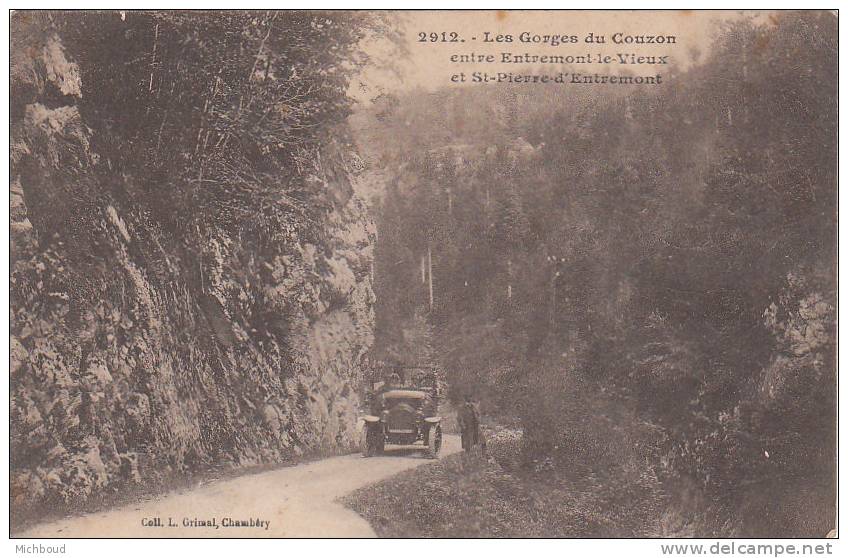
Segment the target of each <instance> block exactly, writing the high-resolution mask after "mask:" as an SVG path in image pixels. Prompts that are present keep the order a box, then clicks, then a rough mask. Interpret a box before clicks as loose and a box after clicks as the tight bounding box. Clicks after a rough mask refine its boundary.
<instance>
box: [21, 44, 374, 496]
mask: <svg viewBox="0 0 848 558" xmlns="http://www.w3.org/2000/svg"><path fill="white" fill-rule="evenodd" d="M28 40H29V43H28V45H29V46H28V48H27V49H26V50H25V51H24V52H21V50H18V51H17V52H18V53H19V55H17V57H16V59H15V61H14V62H13V65H14V67H15V69H14V70H13V73H14V77H13V81H14V82H15V86H14V88H15V93H14V95H13V96H14V97H15V107H14V108H13V112H15V116H13V120H14V123H13V129H14V131H13V158H12V165H13V172H12V175H13V182H12V187H11V212H12V232H11V236H12V239H11V241H12V269H11V335H12V337H11V348H12V355H11V362H12V366H11V421H12V422H11V432H12V439H11V444H12V445H11V456H12V468H11V480H10V483H11V499H12V502H13V505H15V506H16V508H15V509H16V510H18V511H19V512H20V511H21V510H25V509H32V508H37V507H38V506H39V505H42V504H44V503H58V502H64V503H75V502H82V501H85V500H87V499H89V498H90V497H92V496H94V495H98V494H101V493H104V492H108V491H111V490H118V489H119V488H120V487H122V486H125V485H126V484H127V483H139V482H148V481H149V482H157V481H159V480H162V479H164V478H166V477H172V476H174V475H183V474H189V473H191V472H194V471H198V470H201V469H203V468H205V467H207V466H211V465H215V466H220V465H225V466H226V465H229V466H233V467H239V466H247V465H251V464H257V463H274V462H280V461H285V460H287V459H290V458H293V457H295V456H299V455H302V454H306V453H317V452H327V453H329V452H342V451H346V450H348V449H350V448H351V446H352V444H353V443H354V439H355V421H356V414H357V408H358V395H357V394H358V393H359V389H358V388H359V380H360V377H361V370H360V368H359V362H360V358H361V356H362V355H363V354H364V353H365V352H366V351H367V350H368V349H369V348H370V346H371V344H372V339H373V337H372V324H373V309H372V304H373V293H372V290H371V283H370V269H371V257H372V253H371V247H372V244H373V242H374V234H375V233H374V229H373V228H372V226H371V225H370V219H369V217H368V213H367V208H366V206H365V205H364V203H363V202H362V200H361V199H360V197H359V196H358V195H357V193H356V188H355V186H356V184H355V180H356V179H355V177H353V176H352V175H351V173H349V172H347V171H346V169H344V168H341V169H337V171H336V172H333V173H331V174H330V175H329V176H330V178H328V177H327V176H328V173H322V172H318V170H320V169H317V168H316V169H314V170H309V169H307V171H305V176H306V178H305V180H310V181H317V182H323V183H322V184H318V186H320V187H321V188H323V189H324V190H326V191H327V192H329V193H330V194H332V199H333V203H332V204H330V206H329V209H328V210H327V211H326V212H325V213H324V214H323V215H322V218H321V219H320V221H317V222H315V221H310V222H308V223H306V222H299V221H298V218H297V216H292V217H291V218H290V220H291V226H290V227H289V229H286V230H283V232H282V234H278V235H277V236H276V237H274V238H273V239H272V240H273V241H272V242H263V243H262V245H261V246H260V245H258V244H257V242H255V241H254V239H255V237H254V236H251V233H250V232H249V231H247V232H246V231H244V230H243V229H239V230H232V229H227V228H223V227H222V228H220V229H216V228H214V227H206V228H205V230H198V231H196V234H197V235H200V236H201V237H202V239H203V242H202V246H203V248H202V249H201V250H200V253H197V251H196V250H194V249H192V248H190V247H189V246H188V245H187V244H186V243H185V242H183V240H182V239H180V238H177V237H175V235H174V234H173V230H172V228H170V226H169V224H167V223H163V222H162V220H161V219H159V218H158V216H157V214H156V212H155V211H152V210H151V209H150V207H149V206H147V205H145V203H143V201H139V198H137V197H134V196H133V195H132V194H130V193H131V192H133V191H134V188H133V186H134V185H133V180H134V178H133V177H132V176H129V175H127V174H125V173H119V172H116V171H115V170H114V169H113V168H112V167H111V162H110V161H108V160H104V159H105V157H103V156H101V155H100V154H99V153H98V150H97V148H96V147H93V146H94V145H96V144H97V141H98V139H100V141H102V138H97V137H96V132H95V130H94V129H93V128H94V127H93V126H89V123H88V122H87V120H86V118H87V117H86V116H85V115H84V114H83V113H84V111H82V110H81V109H80V100H81V98H82V95H83V93H82V91H83V89H82V84H83V80H84V79H85V73H84V72H83V71H81V70H80V68H79V67H78V66H77V64H76V63H75V62H74V60H72V58H71V56H70V55H69V54H68V53H67V52H66V51H65V49H64V48H63V45H62V41H61V39H60V38H59V37H58V36H55V35H51V34H50V33H45V34H43V35H41V36H34V37H32V38H31V39H28ZM328 137H332V136H328ZM125 148H126V149H133V146H132V145H127V146H125ZM322 149H324V150H326V151H328V152H329V151H332V149H333V145H332V142H331V141H328V142H327V143H326V144H325V145H324V147H323V148H322ZM186 217H187V216H186ZM305 227H308V228H310V229H311V230H312V232H313V234H310V235H309V237H308V240H307V239H306V236H305V235H303V234H301V231H302V230H303V229H304V228H305Z"/></svg>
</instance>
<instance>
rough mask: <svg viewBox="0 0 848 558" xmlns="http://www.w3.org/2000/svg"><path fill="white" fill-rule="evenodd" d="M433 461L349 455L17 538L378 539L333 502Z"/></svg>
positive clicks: (405, 452) (402, 450)
mask: <svg viewBox="0 0 848 558" xmlns="http://www.w3.org/2000/svg"><path fill="white" fill-rule="evenodd" d="M458 451H460V442H459V437H458V436H452V435H445V437H444V445H443V447H442V455H448V454H451V453H455V452H458ZM431 462H432V461H431V460H429V459H427V458H426V457H424V454H423V452H422V450H421V448H415V449H412V448H409V447H392V446H387V448H386V454H385V455H382V456H379V457H371V458H367V459H365V458H363V457H362V456H361V455H359V454H354V455H345V456H341V457H332V458H329V459H323V460H321V461H314V462H312V463H305V464H303V465H297V466H294V467H286V468H283V469H278V470H276V471H268V472H264V473H259V474H254V475H245V476H242V477H238V478H235V479H229V480H225V481H220V482H212V483H209V484H207V485H201V486H199V487H197V488H194V489H192V490H190V491H187V492H183V493H174V494H167V495H165V496H162V497H160V498H157V499H155V500H151V501H147V502H141V503H136V504H130V505H127V506H123V507H120V508H116V509H113V510H110V511H106V512H101V513H94V514H89V515H84V516H80V517H72V518H68V519H63V520H60V521H55V522H52V523H46V524H44V525H38V526H36V527H33V528H32V529H29V530H27V531H25V532H23V533H19V534H16V537H37V538H66V537H67V538H71V537H81V538H98V537H144V538H154V537H374V536H376V534H375V533H374V531H373V529H371V526H370V525H369V524H368V522H366V521H365V520H364V519H363V518H362V517H360V516H359V515H357V514H356V513H354V512H353V511H351V510H349V509H347V508H345V507H344V506H342V505H341V504H339V503H337V502H336V500H337V499H338V498H340V497H342V496H345V495H346V494H348V493H350V492H352V491H354V490H356V489H357V488H361V487H363V486H366V485H368V484H371V483H373V482H377V481H379V480H382V479H384V478H386V477H390V476H392V475H394V474H396V473H399V472H401V471H404V470H406V469H414V468H415V467H419V466H421V465H425V464H427V463H431ZM155 518H159V522H160V524H161V526H147V527H146V526H143V525H142V520H144V522H145V523H151V522H153V523H155ZM251 518H252V519H253V520H254V522H257V520H258V521H259V522H263V523H262V524H260V525H258V526H253V527H250V526H248V527H236V526H232V527H226V526H225V522H226V520H227V519H231V520H235V521H243V522H248V523H250V519H251ZM213 519H214V521H215V525H214V526H208V525H207V526H191V525H184V521H187V522H189V523H190V522H191V521H193V520H199V521H212V520H213ZM265 522H267V523H265ZM172 525H173V526H172Z"/></svg>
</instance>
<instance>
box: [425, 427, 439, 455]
mask: <svg viewBox="0 0 848 558" xmlns="http://www.w3.org/2000/svg"><path fill="white" fill-rule="evenodd" d="M441 451H442V427H441V426H439V425H438V424H437V425H436V426H434V427H432V428H430V432H429V433H428V435H427V457H429V458H430V459H436V458H437V457H439V453H440V452H441Z"/></svg>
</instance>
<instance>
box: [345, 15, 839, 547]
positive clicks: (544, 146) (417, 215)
mask: <svg viewBox="0 0 848 558" xmlns="http://www.w3.org/2000/svg"><path fill="white" fill-rule="evenodd" d="M836 25H837V21H836V18H835V17H833V16H832V15H831V14H822V13H805V14H784V15H782V16H781V17H777V18H775V19H774V20H773V21H771V22H769V23H767V24H757V23H754V22H752V21H748V20H741V21H737V22H734V23H728V24H725V25H724V27H723V28H722V29H721V30H720V32H719V33H718V34H717V37H716V39H715V42H714V44H713V46H712V48H711V49H710V50H709V52H708V53H707V54H706V55H705V56H704V58H703V59H701V60H695V61H693V63H692V64H691V65H690V66H689V67H688V68H685V69H683V68H679V67H678V68H676V69H674V70H673V71H672V74H671V75H670V76H669V79H667V80H666V84H665V85H663V86H660V87H656V88H654V89H651V90H646V89H644V88H642V89H627V88H622V87H617V88H607V89H603V93H601V91H600V90H599V89H598V88H594V89H593V90H591V91H587V90H586V89H581V90H579V91H577V90H575V89H572V88H568V87H561V88H557V87H541V86H539V87H527V86H508V85H499V86H494V85H486V86H479V87H476V88H472V87H469V88H454V89H444V90H439V91H436V92H433V93H429V92H424V91H415V92H412V93H409V94H404V95H392V94H387V95H384V96H382V97H381V98H379V99H377V100H376V102H375V104H374V106H373V107H372V108H371V109H370V111H369V112H368V113H367V114H366V115H358V116H357V117H356V119H354V122H356V125H357V126H358V127H359V129H360V130H361V133H360V144H361V145H362V146H363V150H364V151H369V146H370V152H369V153H368V159H369V162H370V163H371V164H372V165H373V166H374V167H375V169H376V171H375V172H380V173H382V176H383V177H384V178H385V179H386V182H387V184H386V190H385V193H384V194H383V196H382V198H381V204H380V212H379V217H378V222H377V225H378V232H379V238H378V242H377V245H376V256H375V258H376V261H375V283H374V289H375V294H376V297H377V300H376V311H377V312H376V319H377V322H376V342H377V346H376V349H375V354H378V355H379V356H380V358H382V359H386V360H390V361H391V360H401V361H403V360H416V359H419V360H420V359H429V358H432V359H435V360H436V361H437V362H438V363H439V364H440V366H441V367H442V368H443V370H444V371H445V374H446V377H447V381H448V383H449V385H450V389H451V393H452V397H454V398H458V397H461V396H462V395H464V394H468V393H470V394H472V395H474V396H475V397H478V398H480V399H481V400H482V402H483V409H484V412H485V413H487V414H489V415H494V416H502V417H506V416H509V417H512V418H517V419H518V420H519V421H520V423H521V425H522V427H523V432H524V439H523V445H522V448H523V454H524V458H525V460H526V461H527V463H531V464H532V463H535V464H536V466H537V467H538V464H539V463H545V464H546V466H547V467H550V468H552V469H554V470H556V469H559V470H569V471H583V472H584V473H586V474H595V473H605V474H607V475H609V478H614V479H617V482H619V483H621V484H620V485H621V486H622V494H621V502H626V504H623V505H626V506H627V507H628V509H631V510H632V509H634V507H635V508H636V509H642V507H644V506H649V505H650V503H651V502H658V501H661V502H663V506H664V507H665V510H666V511H665V518H664V522H665V523H664V529H665V533H664V534H677V535H686V534H689V535H692V534H697V535H700V536H710V535H724V536H727V535H737V536H738V535H743V536H745V535H747V536H751V535H757V536H786V535H788V534H797V535H805V536H822V535H824V534H825V533H826V532H828V531H829V530H830V529H831V528H832V526H833V525H834V521H835V519H834V518H835V500H834V494H835V448H836V438H835V433H836V429H835V416H836V408H835V397H836V395H835V394H836V390H835V387H836V375H835V372H836V361H835V306H836V280H835V262H836V244H835V239H836V196H837V183H836V179H837V177H836V169H837V146H836V132H837V128H836V126H837V95H836V87H837V80H836V74H837V70H836V67H837V66H836V56H837V48H836V36H837V34H836ZM799 45H803V48H802V47H800V46H799ZM625 493H626V494H625ZM639 498H641V499H642V500H641V501H640V500H639ZM625 515H626V514H625ZM636 515H638V514H633V515H632V516H631V519H633V518H635V517H636Z"/></svg>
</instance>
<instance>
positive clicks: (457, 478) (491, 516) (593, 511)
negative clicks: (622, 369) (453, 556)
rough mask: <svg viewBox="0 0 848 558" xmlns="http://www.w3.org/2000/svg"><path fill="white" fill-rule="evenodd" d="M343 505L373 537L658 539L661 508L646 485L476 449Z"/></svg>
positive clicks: (390, 481)
mask: <svg viewBox="0 0 848 558" xmlns="http://www.w3.org/2000/svg"><path fill="white" fill-rule="evenodd" d="M496 451H497V450H496ZM343 503H344V504H345V505H346V506H348V507H349V508H351V509H353V510H354V511H356V512H357V513H359V514H360V515H362V516H363V517H364V518H365V519H367V520H368V522H369V523H370V524H371V525H372V527H373V528H374V530H375V531H376V532H377V534H378V536H380V537H640V536H657V535H658V534H659V531H660V515H661V510H662V509H663V506H662V496H661V493H660V492H659V491H658V490H652V489H651V488H650V487H648V486H646V484H645V483H638V482H636V483H630V486H624V481H623V480H621V479H620V480H618V481H616V479H610V478H599V477H597V476H596V475H594V474H592V473H590V472H586V471H580V472H577V471H574V472H571V473H563V472H562V471H554V470H551V469H546V468H545V466H544V464H538V465H537V466H536V467H531V468H529V469H526V468H521V469H519V468H515V469H511V468H509V467H504V466H503V465H501V464H499V463H498V460H496V459H489V460H485V459H483V458H482V457H481V456H480V455H477V454H471V455H466V454H455V455H451V456H448V457H444V458H442V459H441V460H439V461H438V462H435V463H433V464H431V465H426V466H423V467H419V468H417V469H415V470H412V471H407V472H404V473H401V474H399V475H396V476H394V477H392V478H390V479H386V480H385V481H383V482H380V483H377V484H375V485H372V486H369V487H365V488H363V489H360V490H358V491H356V492H354V493H353V494H351V495H350V496H348V497H346V498H345V499H344V500H343Z"/></svg>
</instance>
